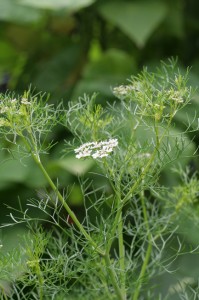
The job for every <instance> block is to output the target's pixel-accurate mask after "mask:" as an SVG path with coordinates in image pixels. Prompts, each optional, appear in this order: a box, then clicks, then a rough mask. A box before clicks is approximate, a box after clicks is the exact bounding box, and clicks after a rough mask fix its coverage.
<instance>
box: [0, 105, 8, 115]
mask: <svg viewBox="0 0 199 300" xmlns="http://www.w3.org/2000/svg"><path fill="white" fill-rule="evenodd" d="M8 110H9V107H8V106H4V107H3V108H2V109H1V110H0V113H1V114H4V113H5V112H7V111H8Z"/></svg>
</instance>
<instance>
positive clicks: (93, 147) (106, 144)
mask: <svg viewBox="0 0 199 300" xmlns="http://www.w3.org/2000/svg"><path fill="white" fill-rule="evenodd" d="M117 145H118V140H117V139H109V140H107V141H101V142H89V143H85V144H83V145H81V146H80V147H79V148H77V149H75V150H74V151H75V153H76V157H77V158H78V159H79V158H82V157H89V156H91V157H93V158H94V159H96V158H102V157H105V156H108V155H109V154H110V153H111V152H112V151H113V148H114V147H116V146H117Z"/></svg>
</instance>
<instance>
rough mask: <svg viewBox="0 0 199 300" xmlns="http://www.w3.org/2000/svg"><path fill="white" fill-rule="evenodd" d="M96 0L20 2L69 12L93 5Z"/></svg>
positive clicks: (25, 0) (26, 0) (32, 0)
mask: <svg viewBox="0 0 199 300" xmlns="http://www.w3.org/2000/svg"><path fill="white" fill-rule="evenodd" d="M93 2H95V0H42V1H41V0H20V3H22V4H25V5H29V6H32V7H38V8H43V9H52V10H57V9H66V10H68V11H69V12H74V11H77V10H80V9H81V8H83V7H86V6H89V5H91V4H92V3H93Z"/></svg>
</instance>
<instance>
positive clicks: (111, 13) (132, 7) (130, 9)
mask: <svg viewBox="0 0 199 300" xmlns="http://www.w3.org/2000/svg"><path fill="white" fill-rule="evenodd" d="M99 12H100V14H101V15H102V16H103V17H104V18H105V19H107V20H108V21H109V22H111V23H112V24H113V25H115V26H117V27H119V28H120V30H122V31H123V32H124V33H125V34H127V35H128V37H129V38H130V39H132V40H133V41H134V42H135V43H136V45H137V46H138V47H140V48H141V47H144V46H145V44H146V42H147V40H148V39H149V38H150V36H151V35H152V33H153V32H154V30H155V29H156V28H157V27H158V26H159V24H160V23H161V22H162V21H163V20H164V19H165V17H166V14H167V7H166V5H165V4H164V3H163V2H160V1H136V2H133V3H130V2H124V1H120V2H115V1H109V2H107V3H104V4H102V5H100V6H99Z"/></svg>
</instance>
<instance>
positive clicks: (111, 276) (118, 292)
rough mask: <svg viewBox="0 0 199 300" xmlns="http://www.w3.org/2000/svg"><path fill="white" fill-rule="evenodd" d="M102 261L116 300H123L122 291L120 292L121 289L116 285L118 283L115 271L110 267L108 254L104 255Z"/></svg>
mask: <svg viewBox="0 0 199 300" xmlns="http://www.w3.org/2000/svg"><path fill="white" fill-rule="evenodd" d="M104 260H105V263H106V267H107V269H108V271H109V275H110V278H111V282H112V284H113V287H114V290H115V293H116V295H117V299H118V300H125V298H124V296H123V293H122V291H121V289H120V287H119V284H118V282H117V280H116V274H115V270H114V269H113V266H112V265H111V261H110V257H109V253H107V254H105V256H104Z"/></svg>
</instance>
